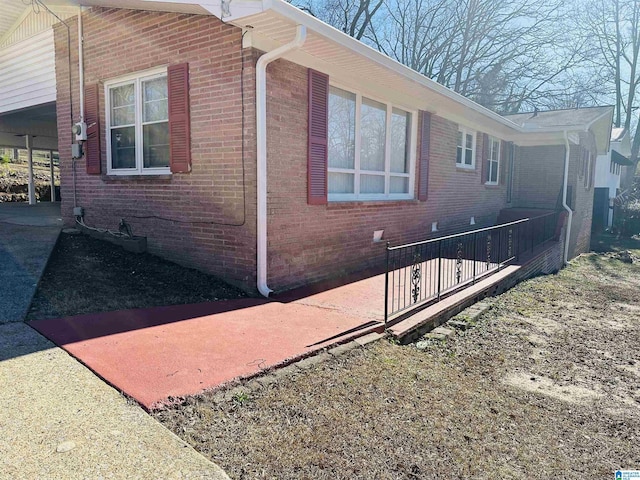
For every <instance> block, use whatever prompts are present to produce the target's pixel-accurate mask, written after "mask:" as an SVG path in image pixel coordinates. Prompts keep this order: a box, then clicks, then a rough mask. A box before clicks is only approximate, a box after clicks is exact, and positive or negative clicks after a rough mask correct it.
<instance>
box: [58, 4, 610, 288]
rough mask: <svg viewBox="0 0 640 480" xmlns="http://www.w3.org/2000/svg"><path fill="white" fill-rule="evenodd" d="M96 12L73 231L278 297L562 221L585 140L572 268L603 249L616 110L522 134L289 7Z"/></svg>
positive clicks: (62, 109)
mask: <svg viewBox="0 0 640 480" xmlns="http://www.w3.org/2000/svg"><path fill="white" fill-rule="evenodd" d="M49 3H52V2H49ZM66 3H69V2H66ZM82 3H83V4H84V5H87V4H90V5H92V6H93V8H91V9H86V10H85V11H84V13H83V15H82V28H83V40H84V41H83V45H82V52H83V57H82V62H79V49H78V41H77V37H78V36H77V28H78V24H77V19H74V20H73V21H71V22H67V24H68V25H69V27H70V30H69V33H70V35H71V49H70V50H69V48H68V38H67V35H68V30H67V28H66V27H65V26H63V25H58V26H56V28H55V47H56V76H57V112H58V138H59V150H60V156H61V177H62V197H63V201H62V212H63V215H64V217H65V220H66V222H67V223H68V224H72V223H73V222H74V206H77V207H82V208H83V209H84V210H83V215H84V221H85V222H86V223H87V224H88V225H93V226H97V227H102V228H105V227H109V228H115V227H116V226H117V224H118V222H119V221H120V219H125V220H126V221H127V222H128V223H129V224H130V225H131V227H132V228H133V232H134V234H137V235H142V236H146V237H147V239H148V247H149V250H150V251H151V252H153V253H156V254H159V255H162V256H165V257H167V258H170V259H172V260H174V261H177V262H179V263H181V264H184V265H188V266H192V267H196V268H199V269H202V270H205V271H208V272H211V273H214V274H217V275H220V276H223V277H224V278H225V279H227V280H228V281H230V282H232V283H235V284H238V285H240V286H242V287H244V288H246V289H248V290H256V289H257V290H259V291H260V292H261V293H263V294H267V293H268V292H269V289H273V290H284V289H287V288H291V287H295V286H298V285H302V284H306V283H309V282H313V281H317V280H321V279H325V278H328V277H332V276H336V275H339V274H341V273H345V272H350V271H355V270H359V269H362V268H364V267H369V266H374V265H378V264H379V263H380V261H381V260H382V259H383V258H384V255H385V242H386V241H389V242H391V243H392V244H397V243H400V242H407V241H414V240H422V239H424V238H427V237H429V236H433V235H437V234H443V233H448V232H455V231H461V230H465V229H469V228H473V226H474V225H475V226H484V225H491V224H494V223H495V222H496V221H497V220H498V217H499V215H500V212H501V211H503V210H505V209H507V208H509V207H519V208H521V209H522V208H530V207H533V208H539V209H556V208H561V204H560V203H559V202H558V199H559V198H561V197H562V190H563V189H562V185H563V182H562V180H563V172H564V171H563V166H564V162H565V145H566V144H568V145H570V152H571V155H570V156H569V157H570V158H569V161H570V177H571V181H570V186H571V187H572V189H573V190H572V193H571V195H570V196H571V201H572V202H573V203H572V204H571V206H572V208H574V209H575V211H576V213H577V214H576V215H574V218H573V221H572V225H573V224H575V228H572V242H571V243H572V246H571V249H570V252H569V255H570V256H571V257H572V256H574V255H575V254H577V253H580V252H582V251H585V249H586V248H588V236H589V231H590V219H591V204H592V203H591V202H592V198H593V196H592V195H591V200H589V199H588V198H587V197H588V195H586V194H585V193H584V192H582V191H579V189H578V180H580V181H582V177H580V173H579V172H582V171H583V167H582V163H580V162H583V159H585V158H586V156H588V158H587V159H586V160H584V162H590V163H588V164H589V165H593V161H592V160H589V159H592V158H595V156H596V154H598V153H604V152H606V151H607V149H608V141H609V132H610V128H611V116H612V108H611V107H604V108H602V109H593V110H591V109H588V110H586V112H587V114H585V115H583V112H582V111H580V112H572V114H571V115H570V116H571V122H570V123H562V122H560V123H557V122H551V123H549V124H539V125H538V124H534V123H535V122H533V121H528V120H527V121H524V120H523V121H524V124H522V123H523V122H522V121H520V119H519V118H517V117H514V118H504V117H501V116H500V115H497V114H496V113H494V112H491V111H489V110H488V109H486V108H484V107H481V106H480V105H477V104H476V103H474V102H472V101H471V100H469V99H467V98H464V97H462V96H460V95H458V94H456V93H454V92H452V91H451V90H449V89H447V88H445V87H443V86H441V85H439V84H437V83H435V82H433V81H431V80H430V79H428V78H426V77H424V76H422V75H420V74H418V73H416V72H414V71H412V70H411V69H409V68H407V67H405V66H403V65H401V64H399V63H398V62H395V61H394V60H392V59H390V58H388V57H386V56H385V55H383V54H381V53H379V52H377V51H375V50H373V49H371V48H369V47H367V46H365V45H363V44H362V43H360V42H358V41H357V40H354V39H353V38H351V37H349V36H347V35H345V34H343V33H341V32H339V31H338V30H336V29H334V28H332V27H330V26H328V25H326V24H324V23H323V22H321V21H319V20H317V19H315V18H313V17H311V16H310V15H307V14H306V13H304V12H302V11H300V10H298V9H296V8H295V7H293V6H291V5H290V4H288V3H286V2H284V1H282V0H271V1H268V2H267V1H265V2H262V1H258V0H244V1H239V2H237V3H236V2H222V4H220V3H215V2H214V3H213V4H208V3H207V4H204V3H203V4H200V3H197V2H184V1H180V2H178V1H174V2H172V1H165V2H162V3H156V2H150V1H141V0H134V1H131V2H127V7H128V8H129V9H126V10H125V9H120V8H117V7H118V6H121V5H122V4H123V3H122V2H121V1H119V0H106V1H103V0H94V1H83V2H82ZM152 10H155V11H152ZM221 18H222V19H221ZM263 52H268V53H266V54H264V53H263ZM79 63H81V64H82V63H83V64H84V68H83V69H82V76H83V82H84V86H83V87H81V85H80V80H79V79H80V75H79V73H80V72H79V68H78V65H79ZM69 65H71V69H70V68H69ZM69 79H71V85H69ZM80 92H82V93H83V94H84V98H85V102H84V105H82V104H81V103H80V98H79V97H80ZM70 95H71V98H70ZM83 107H84V112H83V111H82V108H83ZM81 116H83V118H81ZM528 116H530V115H528ZM543 116H544V114H539V118H543ZM71 118H73V122H72V121H71V120H70V119H71ZM587 118H588V120H587ZM82 119H84V121H85V122H86V123H87V126H88V133H89V135H88V140H87V141H86V142H84V150H85V154H84V158H82V159H79V160H77V161H75V162H72V160H71V157H72V148H71V144H72V143H74V141H75V140H74V136H73V135H72V133H71V126H72V123H74V122H78V121H80V120H82ZM603 132H604V133H603ZM580 152H587V153H588V155H587V154H582V153H580ZM591 168H592V167H588V168H587V169H588V171H589V172H591ZM588 175H591V177H592V173H589V174H588ZM535 185H538V187H537V188H538V191H537V192H536V187H535ZM587 188H589V189H590V188H591V185H590V184H588V185H587V184H585V186H584V187H582V190H584V191H585V192H586V189H587ZM587 210H588V215H587V213H584V212H586V211H587ZM536 211H539V210H536ZM519 212H520V214H522V212H523V210H519ZM511 215H512V216H513V215H518V213H517V212H515V213H511ZM587 223H589V225H588V227H586V230H585V226H586V225H587ZM380 231H383V233H382V241H376V240H377V238H375V234H376V232H377V234H378V235H379V234H380ZM585 231H586V233H585ZM574 237H575V238H574Z"/></svg>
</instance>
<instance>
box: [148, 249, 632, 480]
mask: <svg viewBox="0 0 640 480" xmlns="http://www.w3.org/2000/svg"><path fill="white" fill-rule="evenodd" d="M624 247H625V248H629V247H635V248H639V247H640V242H637V241H635V242H631V244H630V245H628V244H625V245H624ZM619 248H620V247H619V246H618V249H619ZM633 253H634V254H635V255H640V250H634V251H633ZM639 343H640V265H639V264H638V263H637V262H636V263H634V264H630V263H624V262H623V261H621V260H620V259H619V258H618V256H617V254H616V255H614V254H607V253H605V254H588V255H585V256H582V257H580V258H579V259H577V260H575V261H574V262H573V263H572V264H571V265H570V266H569V267H568V268H566V269H564V270H562V271H561V272H560V273H559V274H557V275H554V276H548V277H539V278H536V279H533V280H530V281H527V282H525V283H522V284H520V285H518V286H517V287H515V288H514V289H512V290H511V291H509V292H507V293H506V294H504V295H502V296H500V297H498V298H497V299H496V301H495V303H494V304H493V306H492V307H491V309H490V310H489V311H487V312H486V313H485V314H484V315H483V316H482V317H481V320H480V322H479V323H478V324H477V326H476V327H475V328H473V329H472V330H469V331H467V332H465V333H461V334H458V335H456V336H454V337H453V338H452V339H450V340H448V341H446V342H443V343H440V342H436V343H433V344H432V345H431V346H430V347H429V348H427V350H425V351H422V350H418V349H417V348H416V347H415V346H414V345H410V346H399V345H395V344H392V343H390V342H387V341H382V342H378V343H376V344H373V345H370V346H369V347H368V348H364V349H359V350H355V351H353V352H351V353H350V354H347V355H345V356H342V357H339V358H336V359H332V360H331V361H328V362H325V363H322V364H320V365H317V366H315V367H313V368H312V369H310V370H308V371H304V372H299V373H296V374H294V375H292V376H289V377H286V378H285V379H282V380H280V381H278V382H277V383H275V384H273V385H270V386H268V387H265V388H263V389H262V390H259V391H254V392H252V393H250V394H249V395H236V396H235V397H233V398H234V399H233V400H231V401H222V400H220V395H214V394H213V393H211V394H205V395H201V396H198V397H193V398H190V399H187V401H186V402H185V403H184V404H183V405H181V406H177V407H175V408H173V409H169V410H164V411H160V412H158V413H156V417H157V418H158V419H159V420H160V421H161V422H163V423H164V424H165V425H166V426H167V427H169V428H170V429H172V430H173V431H174V432H176V433H177V434H178V435H179V436H181V437H182V438H183V439H185V440H186V441H187V442H188V443H190V444H192V445H193V446H194V447H195V448H196V449H198V450H199V451H201V452H202V453H203V454H205V455H206V456H208V457H210V458H211V459H212V460H213V461H215V462H216V463H218V464H220V465H221V466H222V467H223V468H224V469H225V470H226V471H227V472H228V473H229V475H230V476H231V477H232V478H235V479H249V478H274V479H324V478H326V479H416V478H419V479H430V478H478V479H485V478H486V479H498V478H527V479H529V478H535V479H543V478H544V479H547V478H566V479H574V478H575V479H582V478H612V477H613V472H614V471H615V470H616V469H618V468H628V469H637V468H639V467H640V438H639V437H640V350H639Z"/></svg>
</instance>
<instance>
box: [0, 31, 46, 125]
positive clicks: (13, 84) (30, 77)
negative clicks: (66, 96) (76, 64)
mask: <svg viewBox="0 0 640 480" xmlns="http://www.w3.org/2000/svg"><path fill="white" fill-rule="evenodd" d="M55 100H56V75H55V51H54V45H53V29H51V28H49V29H47V30H46V31H45V32H42V33H39V34H37V35H34V36H32V37H30V38H28V39H26V40H23V41H21V42H18V43H16V44H13V45H10V46H8V47H5V48H3V49H0V113H4V112H9V111H11V110H19V109H21V108H26V107H31V106H34V105H41V104H43V103H48V102H55Z"/></svg>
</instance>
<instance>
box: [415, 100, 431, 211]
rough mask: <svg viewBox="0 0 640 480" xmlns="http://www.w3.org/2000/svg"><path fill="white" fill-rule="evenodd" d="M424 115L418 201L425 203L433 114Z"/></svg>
mask: <svg viewBox="0 0 640 480" xmlns="http://www.w3.org/2000/svg"><path fill="white" fill-rule="evenodd" d="M421 113H422V118H421V120H422V127H421V129H420V159H419V162H420V167H419V168H420V177H419V178H418V200H420V201H421V202H425V201H426V200H427V198H428V196H429V143H430V141H431V114H430V113H429V112H421Z"/></svg>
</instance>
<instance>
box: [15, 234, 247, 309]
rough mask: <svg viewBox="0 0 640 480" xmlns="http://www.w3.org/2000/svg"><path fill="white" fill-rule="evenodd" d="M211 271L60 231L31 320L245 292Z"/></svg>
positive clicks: (171, 303) (236, 295)
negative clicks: (203, 271)
mask: <svg viewBox="0 0 640 480" xmlns="http://www.w3.org/2000/svg"><path fill="white" fill-rule="evenodd" d="M244 296H245V294H244V293H243V292H241V291H240V290H238V289H236V288H234V287H232V286H230V285H228V284H226V283H224V282H222V281H221V280H220V279H218V278H216V277H213V276H211V275H206V274H204V273H202V272H199V271H197V270H193V269H190V268H184V267H181V266H180V265H176V264H175V263H172V262H168V261H166V260H163V259H161V258H159V257H156V256H155V255H150V254H135V253H130V252H127V251H125V250H124V249H123V248H121V247H118V246H115V245H112V244H110V243H107V242H105V241H102V240H97V239H94V238H92V237H89V236H87V235H66V234H61V235H60V240H59V241H58V245H57V246H56V249H55V250H54V252H53V255H52V257H51V260H50V261H49V264H48V265H47V269H46V270H45V272H44V275H43V277H42V280H41V282H40V285H39V286H38V290H37V292H36V295H35V297H34V299H33V302H32V304H31V308H30V310H29V313H28V314H27V320H38V319H43V318H57V317H64V316H69V315H79V314H83V313H93V312H108V311H112V310H125V309H129V308H145V307H153V306H161V305H176V304H186V303H201V302H211V301H216V300H221V299H233V298H241V297H244Z"/></svg>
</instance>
